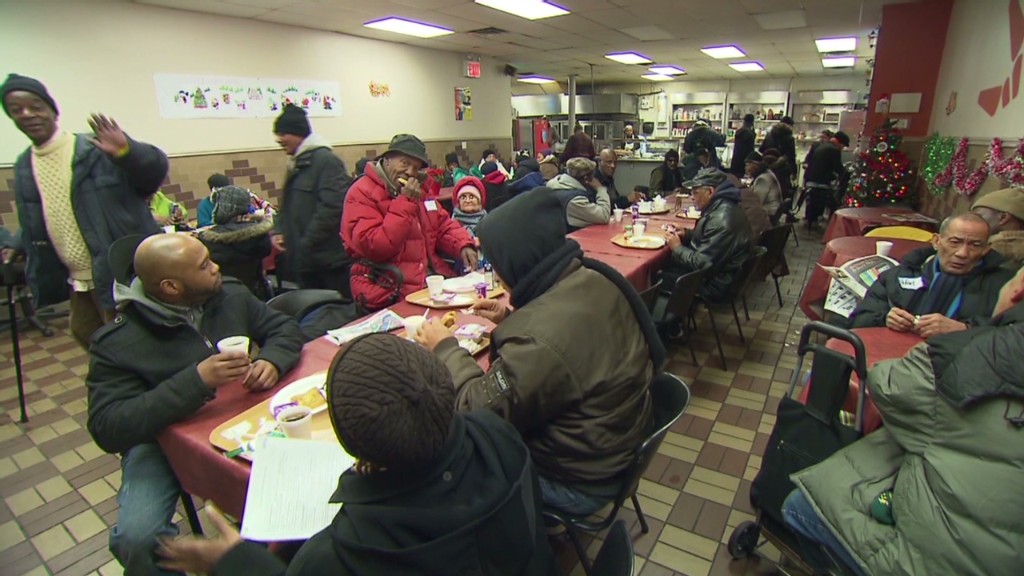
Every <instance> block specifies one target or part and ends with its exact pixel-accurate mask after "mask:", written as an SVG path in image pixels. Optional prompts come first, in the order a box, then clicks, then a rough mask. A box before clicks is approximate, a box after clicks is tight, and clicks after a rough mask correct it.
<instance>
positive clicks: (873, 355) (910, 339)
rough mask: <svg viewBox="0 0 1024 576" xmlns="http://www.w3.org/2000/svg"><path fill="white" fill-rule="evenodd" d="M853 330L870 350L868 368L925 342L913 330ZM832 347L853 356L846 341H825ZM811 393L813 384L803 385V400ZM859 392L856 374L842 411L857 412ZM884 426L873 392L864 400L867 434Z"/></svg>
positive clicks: (904, 353) (831, 348) (866, 348)
mask: <svg viewBox="0 0 1024 576" xmlns="http://www.w3.org/2000/svg"><path fill="white" fill-rule="evenodd" d="M853 333H854V334H856V335H858V336H860V339H861V340H862V341H863V342H864V351H865V352H867V364H868V369H869V370H870V368H871V367H872V366H874V365H875V364H877V363H878V362H881V361H882V360H890V359H892V358H902V357H903V356H906V354H907V352H909V351H910V349H911V348H913V347H914V346H917V345H918V344H920V343H921V342H924V340H922V339H921V338H920V337H919V336H917V335H915V334H913V333H910V332H894V331H892V330H889V329H888V328H854V329H853ZM826 345H827V346H828V348H829V349H830V350H836V351H838V352H843V353H845V354H849V355H850V356H853V347H852V346H850V345H849V344H848V343H846V342H845V341H843V340H836V339H831V340H829V341H828V343H827V344H826ZM809 392H810V384H808V385H807V387H806V388H804V391H803V393H802V394H801V395H800V401H801V402H806V401H807V395H808V393H809ZM859 393H860V381H859V379H858V378H857V377H856V376H854V377H853V378H852V379H851V380H850V390H849V392H848V393H847V395H846V403H845V404H844V405H843V410H846V411H847V412H849V413H851V414H854V413H856V411H857V395H858V394H859ZM881 426H882V416H881V414H879V413H878V408H875V403H874V402H872V401H871V393H870V391H869V392H868V396H867V398H866V399H865V401H864V433H865V434H868V433H870V432H874V431H875V430H877V429H878V428H879V427H881Z"/></svg>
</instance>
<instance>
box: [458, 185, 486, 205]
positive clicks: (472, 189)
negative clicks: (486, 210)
mask: <svg viewBox="0 0 1024 576" xmlns="http://www.w3.org/2000/svg"><path fill="white" fill-rule="evenodd" d="M465 194H469V195H471V196H476V199H477V201H479V202H481V203H483V201H484V197H483V195H482V194H480V191H479V190H477V189H476V186H473V185H472V184H470V183H469V182H467V183H466V184H464V185H463V186H462V187H461V188H459V189H458V191H457V193H456V194H455V199H456V200H461V199H462V196H463V195H465Z"/></svg>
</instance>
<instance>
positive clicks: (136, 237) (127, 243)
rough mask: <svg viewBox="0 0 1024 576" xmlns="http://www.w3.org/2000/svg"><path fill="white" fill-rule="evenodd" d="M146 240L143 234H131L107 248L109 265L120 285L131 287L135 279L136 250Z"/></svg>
mask: <svg viewBox="0 0 1024 576" xmlns="http://www.w3.org/2000/svg"><path fill="white" fill-rule="evenodd" d="M145 238H146V237H145V236H144V235H142V234H129V235H128V236H123V237H121V238H118V239H117V240H114V242H113V243H111V244H110V248H107V264H108V265H109V266H110V272H111V273H112V274H113V275H114V280H115V281H116V282H117V283H118V284H122V285H124V286H129V285H131V283H132V278H134V277H135V250H137V249H138V247H139V244H141V243H142V241H143V240H145Z"/></svg>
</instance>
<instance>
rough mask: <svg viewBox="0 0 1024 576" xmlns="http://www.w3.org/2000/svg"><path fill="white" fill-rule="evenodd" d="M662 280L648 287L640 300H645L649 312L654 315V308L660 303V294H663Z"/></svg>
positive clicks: (641, 294)
mask: <svg viewBox="0 0 1024 576" xmlns="http://www.w3.org/2000/svg"><path fill="white" fill-rule="evenodd" d="M661 283H662V281H661V280H658V281H657V282H656V283H655V284H654V285H653V286H650V287H648V288H647V289H646V290H644V291H643V292H641V293H640V299H641V300H643V302H644V305H645V306H647V311H648V312H650V313H651V314H654V306H655V304H657V302H658V294H659V293H660V292H661Z"/></svg>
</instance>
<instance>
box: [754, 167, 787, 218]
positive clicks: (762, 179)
mask: <svg viewBox="0 0 1024 576" xmlns="http://www.w3.org/2000/svg"><path fill="white" fill-rule="evenodd" d="M750 189H751V190H752V191H753V192H754V194H755V195H757V198H758V200H760V201H761V205H762V206H764V211H765V212H767V213H768V216H769V217H772V218H774V217H775V214H776V213H777V212H778V211H779V206H780V205H781V204H782V187H781V186H780V185H779V179H778V178H776V177H775V174H774V173H773V172H772V171H771V170H765V171H764V172H761V174H759V175H758V176H757V178H755V179H754V182H753V183H752V184H751V185H750Z"/></svg>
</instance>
